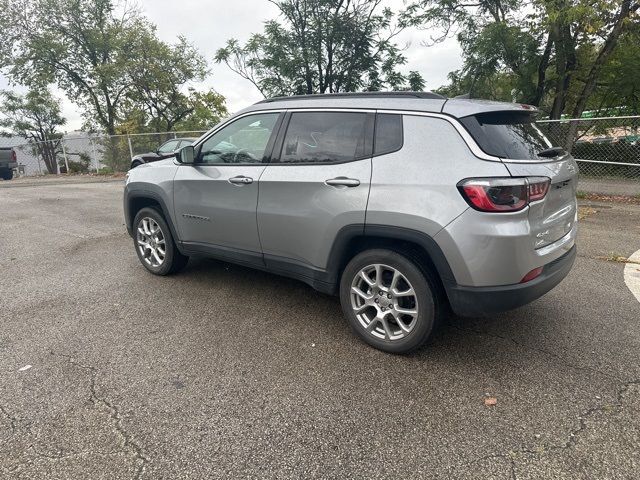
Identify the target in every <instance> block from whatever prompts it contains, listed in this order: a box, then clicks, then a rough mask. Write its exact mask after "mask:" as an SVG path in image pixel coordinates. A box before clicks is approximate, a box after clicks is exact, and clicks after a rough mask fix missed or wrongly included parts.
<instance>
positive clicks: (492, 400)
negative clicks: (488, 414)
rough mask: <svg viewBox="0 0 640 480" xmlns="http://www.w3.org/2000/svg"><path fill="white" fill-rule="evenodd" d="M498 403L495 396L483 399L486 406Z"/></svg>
mask: <svg viewBox="0 0 640 480" xmlns="http://www.w3.org/2000/svg"><path fill="white" fill-rule="evenodd" d="M497 403H498V399H497V398H495V397H489V398H485V399H484V404H485V406H487V407H493V406H495V405H496V404H497Z"/></svg>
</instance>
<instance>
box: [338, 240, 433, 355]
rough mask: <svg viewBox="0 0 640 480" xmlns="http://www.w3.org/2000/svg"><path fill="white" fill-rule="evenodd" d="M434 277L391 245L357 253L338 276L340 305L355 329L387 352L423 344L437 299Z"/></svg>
mask: <svg viewBox="0 0 640 480" xmlns="http://www.w3.org/2000/svg"><path fill="white" fill-rule="evenodd" d="M435 292H437V289H436V286H435V283H434V282H433V280H432V279H431V278H430V277H429V276H428V274H426V272H423V270H421V269H420V268H419V267H418V266H417V265H416V264H415V263H414V262H412V261H411V260H409V259H408V258H406V257H404V256H403V255H400V254H399V253H396V252H393V251H390V250H382V249H376V250H368V251H365V252H362V253H360V254H358V255H356V256H355V257H354V258H353V259H352V260H351V261H350V262H349V264H348V265H347V267H346V268H345V270H344V272H343V274H342V279H341V281H340V303H341V304H342V310H343V312H344V314H345V316H346V317H347V319H348V320H349V323H350V324H351V327H352V328H353V330H354V331H355V332H356V334H357V335H358V336H359V337H360V338H362V339H363V340H364V341H365V342H367V343H368V344H369V345H371V346H373V347H375V348H378V349H380V350H383V351H385V352H389V353H407V352H410V351H412V350H415V349H417V348H419V347H421V346H422V345H424V344H425V343H426V342H427V340H428V339H429V336H430V335H431V332H432V331H433V327H434V325H435V324H436V319H437V318H438V317H439V315H440V311H439V310H440V302H439V299H438V298H437V295H436V293H435Z"/></svg>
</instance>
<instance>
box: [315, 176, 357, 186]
mask: <svg viewBox="0 0 640 480" xmlns="http://www.w3.org/2000/svg"><path fill="white" fill-rule="evenodd" d="M324 183H326V184H327V185H329V186H331V187H357V186H358V185H360V180H358V179H357V178H347V177H336V178H330V179H329V180H325V182H324Z"/></svg>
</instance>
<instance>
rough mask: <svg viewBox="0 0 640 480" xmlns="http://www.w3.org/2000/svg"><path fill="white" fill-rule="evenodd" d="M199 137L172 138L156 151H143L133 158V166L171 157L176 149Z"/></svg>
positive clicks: (189, 143)
mask: <svg viewBox="0 0 640 480" xmlns="http://www.w3.org/2000/svg"><path fill="white" fill-rule="evenodd" d="M196 140H197V138H172V139H171V140H167V141H166V142H164V143H163V144H162V145H160V146H159V147H158V149H157V150H156V151H155V152H148V153H141V154H140V155H136V156H135V157H133V158H132V159H131V168H136V167H139V166H140V165H142V164H143V163H149V162H157V161H158V160H162V159H165V158H168V157H171V156H172V155H173V154H174V152H175V151H176V150H180V149H181V148H182V147H185V146H187V145H191V144H192V143H193V142H195V141H196Z"/></svg>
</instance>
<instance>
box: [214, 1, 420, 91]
mask: <svg viewBox="0 0 640 480" xmlns="http://www.w3.org/2000/svg"><path fill="white" fill-rule="evenodd" d="M272 3H273V4H274V5H276V6H277V7H278V9H279V11H280V18H281V19H282V20H281V21H280V20H271V21H268V22H267V23H266V25H265V28H264V31H263V32H262V33H256V34H253V35H252V36H251V37H250V39H249V40H248V41H247V43H246V44H244V45H241V44H240V43H239V42H238V41H237V40H235V39H231V40H229V41H228V42H227V44H226V46H225V47H224V48H221V49H219V50H218V51H217V52H216V56H215V60H216V62H218V63H225V64H226V65H227V66H229V68H231V70H233V71H234V72H236V73H237V74H239V75H240V76H242V77H243V78H245V79H247V80H249V81H250V82H251V83H253V85H254V86H255V87H256V88H257V89H258V90H259V91H260V93H262V95H264V96H265V97H271V96H278V95H298V94H311V93H329V92H344V91H358V90H380V89H382V88H390V89H400V88H403V87H405V86H406V80H407V79H406V78H405V76H404V75H402V74H401V73H400V72H399V71H398V67H399V66H401V65H403V64H404V63H405V62H406V59H405V57H404V56H403V55H402V53H401V51H400V49H399V48H398V46H397V45H396V44H395V43H394V41H393V39H394V37H396V36H397V35H398V34H399V33H400V32H401V30H402V27H401V26H399V25H398V24H397V22H395V20H396V19H395V16H394V14H393V13H392V12H391V10H390V9H388V8H382V6H381V3H382V1H381V0H374V1H368V0H351V1H344V0H278V1H276V0H272ZM418 76H419V75H417V74H416V75H414V76H413V84H414V85H420V82H418V81H417V77H418Z"/></svg>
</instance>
